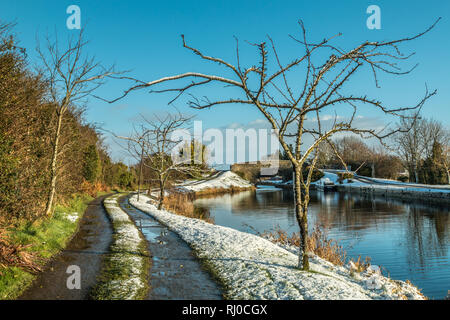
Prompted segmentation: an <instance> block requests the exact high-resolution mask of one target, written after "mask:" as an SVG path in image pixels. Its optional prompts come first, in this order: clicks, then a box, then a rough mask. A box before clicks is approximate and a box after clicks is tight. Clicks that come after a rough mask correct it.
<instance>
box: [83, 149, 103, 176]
mask: <svg viewBox="0 0 450 320" xmlns="http://www.w3.org/2000/svg"><path fill="white" fill-rule="evenodd" d="M99 173H100V158H99V155H98V151H97V147H96V146H95V145H90V146H88V147H87V149H86V151H85V152H84V166H83V177H84V179H86V180H87V181H89V182H91V183H94V182H95V181H96V180H97V177H98V175H99Z"/></svg>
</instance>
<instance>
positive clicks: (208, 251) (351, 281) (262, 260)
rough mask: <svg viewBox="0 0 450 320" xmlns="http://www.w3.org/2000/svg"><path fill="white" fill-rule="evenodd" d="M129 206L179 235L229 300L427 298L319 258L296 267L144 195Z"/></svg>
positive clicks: (258, 244) (271, 248)
mask: <svg viewBox="0 0 450 320" xmlns="http://www.w3.org/2000/svg"><path fill="white" fill-rule="evenodd" d="M130 204H131V205H133V206H135V207H136V208H138V209H140V210H142V211H144V212H147V213H148V214H150V215H152V216H153V217H154V218H156V219H157V220H159V221H160V222H161V223H163V224H165V225H167V226H168V227H169V228H170V229H171V230H173V231H174V232H176V233H178V234H179V235H180V237H181V238H182V239H183V240H184V241H186V242H187V243H188V244H189V245H190V246H191V247H192V248H193V250H194V251H195V252H196V254H197V256H198V257H199V258H201V259H203V260H204V261H205V262H206V263H207V265H208V266H209V267H210V268H211V269H212V271H213V272H214V274H215V276H216V277H217V278H218V279H219V280H220V281H221V282H222V284H223V285H224V287H225V288H226V294H225V296H226V297H227V298H229V299H296V300H301V299H312V300H323V299H325V300H328V299H352V300H353V299H357V300H367V299H401V298H410V299H422V298H423V296H422V295H421V294H420V292H419V291H418V290H417V289H416V288H414V287H413V286H410V285H409V284H407V283H405V282H401V281H392V280H390V279H387V278H384V277H383V276H381V275H375V273H373V274H370V275H369V276H368V277H366V276H365V275H359V274H355V273H353V272H351V271H350V270H348V269H347V268H345V267H339V266H335V265H333V264H331V263H329V262H327V261H325V260H323V259H320V258H319V257H317V256H315V255H311V258H310V259H311V261H310V265H311V271H301V270H299V269H297V268H296V266H297V255H296V254H295V253H294V252H293V251H291V250H289V248H282V247H280V246H278V245H276V244H274V243H272V242H271V241H269V240H267V239H264V238H262V237H259V236H256V235H253V234H249V233H245V232H241V231H238V230H235V229H232V228H227V227H223V226H218V225H212V224H209V223H206V222H204V221H201V220H199V219H193V218H186V217H182V216H178V215H175V214H172V213H170V212H168V211H165V210H157V208H156V207H155V206H154V205H153V204H152V200H151V199H150V198H148V197H145V196H141V199H140V201H137V197H136V196H133V197H131V199H130ZM290 249H292V248H290ZM374 275H375V276H376V280H375V278H372V277H373V276H374ZM374 281H379V282H380V283H381V286H378V285H374Z"/></svg>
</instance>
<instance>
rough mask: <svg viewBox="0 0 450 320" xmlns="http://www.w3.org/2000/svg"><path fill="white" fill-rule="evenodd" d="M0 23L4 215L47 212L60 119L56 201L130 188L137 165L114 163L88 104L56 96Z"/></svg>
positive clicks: (0, 194) (0, 215)
mask: <svg viewBox="0 0 450 320" xmlns="http://www.w3.org/2000/svg"><path fill="white" fill-rule="evenodd" d="M12 27H13V26H11V25H7V24H2V25H0V220H3V221H10V220H11V219H17V218H19V219H20V218H24V219H30V220H34V219H36V218H38V217H41V216H43V215H45V213H46V208H47V207H48V195H49V191H50V190H51V184H52V162H53V161H52V160H53V155H54V153H53V151H54V143H55V139H54V138H55V132H56V130H57V127H58V120H59V118H60V120H61V127H60V129H61V130H60V134H59V142H58V143H59V149H58V150H57V155H58V157H57V165H56V166H55V174H56V176H57V179H56V184H55V190H56V192H55V195H56V198H55V200H56V202H60V201H64V200H65V199H67V198H68V197H70V196H71V195H73V194H75V193H81V192H91V193H94V192H96V191H100V190H107V189H109V188H115V187H117V188H130V187H132V185H133V184H134V183H135V180H136V174H135V171H134V170H133V169H130V168H128V167H127V166H126V165H125V164H123V163H113V162H112V160H111V158H110V156H109V154H108V150H107V149H106V147H105V145H104V143H103V140H102V137H101V135H100V134H99V133H98V132H97V130H96V128H95V127H94V126H93V125H91V124H89V123H86V121H85V120H84V118H83V111H84V109H83V108H82V107H81V106H79V105H77V104H75V103H70V104H67V110H66V111H65V112H64V113H63V114H59V113H58V112H57V110H58V109H57V108H56V107H55V104H56V103H58V102H57V101H55V100H53V99H51V96H52V92H51V90H52V87H51V83H50V82H49V80H48V79H49V75H48V74H47V73H45V72H36V71H33V68H31V67H30V65H29V62H28V59H27V53H26V50H25V49H23V48H21V47H20V46H19V44H18V42H17V40H16V37H15V36H14V35H13V33H12Z"/></svg>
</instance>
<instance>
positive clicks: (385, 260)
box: [195, 186, 450, 299]
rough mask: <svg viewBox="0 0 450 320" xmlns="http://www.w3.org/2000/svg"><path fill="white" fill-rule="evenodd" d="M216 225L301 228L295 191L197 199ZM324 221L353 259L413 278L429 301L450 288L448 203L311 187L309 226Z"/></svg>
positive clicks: (402, 277)
mask: <svg viewBox="0 0 450 320" xmlns="http://www.w3.org/2000/svg"><path fill="white" fill-rule="evenodd" d="M195 207H196V208H197V209H198V210H202V211H209V214H210V216H211V217H212V218H213V219H214V221H215V223H216V224H217V225H223V226H227V227H232V228H235V229H238V230H241V231H246V232H251V233H256V232H264V231H271V230H274V229H276V228H277V227H279V228H281V229H283V230H285V231H287V232H288V233H292V232H297V231H298V227H297V222H296V219H295V213H294V205H293V198H292V192H291V191H286V190H280V189H277V188H274V187H267V186H266V187H259V188H258V189H257V190H256V191H245V192H240V193H236V194H232V195H230V194H226V195H222V196H216V197H213V198H200V199H197V200H195ZM318 224H320V225H324V226H326V229H327V230H328V231H327V233H328V237H329V238H330V239H335V240H338V241H339V243H340V244H341V245H343V246H344V248H345V249H346V251H347V254H348V257H350V258H357V257H358V256H359V255H361V256H362V258H364V257H366V256H369V257H371V259H372V260H371V261H372V264H376V265H380V266H382V268H383V273H384V274H385V275H389V276H390V277H391V278H392V279H397V280H409V281H411V282H412V283H413V284H415V285H416V286H417V287H419V288H420V289H422V292H423V293H424V294H425V295H426V296H427V297H428V298H430V299H443V298H444V297H446V296H447V294H448V293H450V292H448V291H449V290H450V212H449V208H448V207H447V206H439V205H428V204H424V203H420V202H417V203H415V202H411V201H401V200H392V199H385V198H377V197H373V196H362V195H358V194H350V193H339V192H327V193H324V192H321V191H311V202H310V207H309V226H310V228H311V229H312V228H313V227H314V226H315V225H318Z"/></svg>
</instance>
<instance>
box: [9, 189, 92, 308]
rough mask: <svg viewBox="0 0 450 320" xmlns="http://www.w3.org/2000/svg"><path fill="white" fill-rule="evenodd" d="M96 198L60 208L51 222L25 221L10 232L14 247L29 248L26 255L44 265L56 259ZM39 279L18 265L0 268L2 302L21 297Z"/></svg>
mask: <svg viewBox="0 0 450 320" xmlns="http://www.w3.org/2000/svg"><path fill="white" fill-rule="evenodd" d="M93 199H94V198H93V197H91V196H88V195H76V196H74V197H73V198H72V199H71V200H69V201H68V202H67V204H66V205H64V206H62V205H57V206H56V207H55V211H54V214H53V216H52V217H51V218H49V219H41V220H38V221H35V222H34V223H31V222H22V223H20V224H18V225H17V226H15V227H10V228H8V229H7V235H8V238H9V240H10V241H11V243H12V244H13V245H18V246H19V245H20V246H27V248H26V249H25V250H26V252H28V253H30V254H33V256H34V257H35V258H36V260H37V261H35V262H34V263H36V264H38V265H41V266H42V265H44V264H45V262H46V261H48V260H49V259H50V258H51V257H52V256H54V255H55V254H57V253H59V252H60V251H61V250H62V249H64V248H65V247H66V245H67V243H68V242H69V241H70V239H71V238H72V236H73V235H74V234H75V232H76V231H77V229H78V222H79V221H80V218H81V217H82V216H83V213H84V211H85V210H86V208H87V205H88V203H89V202H91V201H92V200H93ZM35 278H36V274H34V273H32V272H30V271H27V270H24V269H23V268H19V267H15V266H0V299H2V300H11V299H16V298H17V297H19V296H20V295H21V294H22V293H23V292H24V291H25V290H26V289H27V288H28V287H29V286H30V285H31V283H32V282H33V280H34V279H35Z"/></svg>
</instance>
